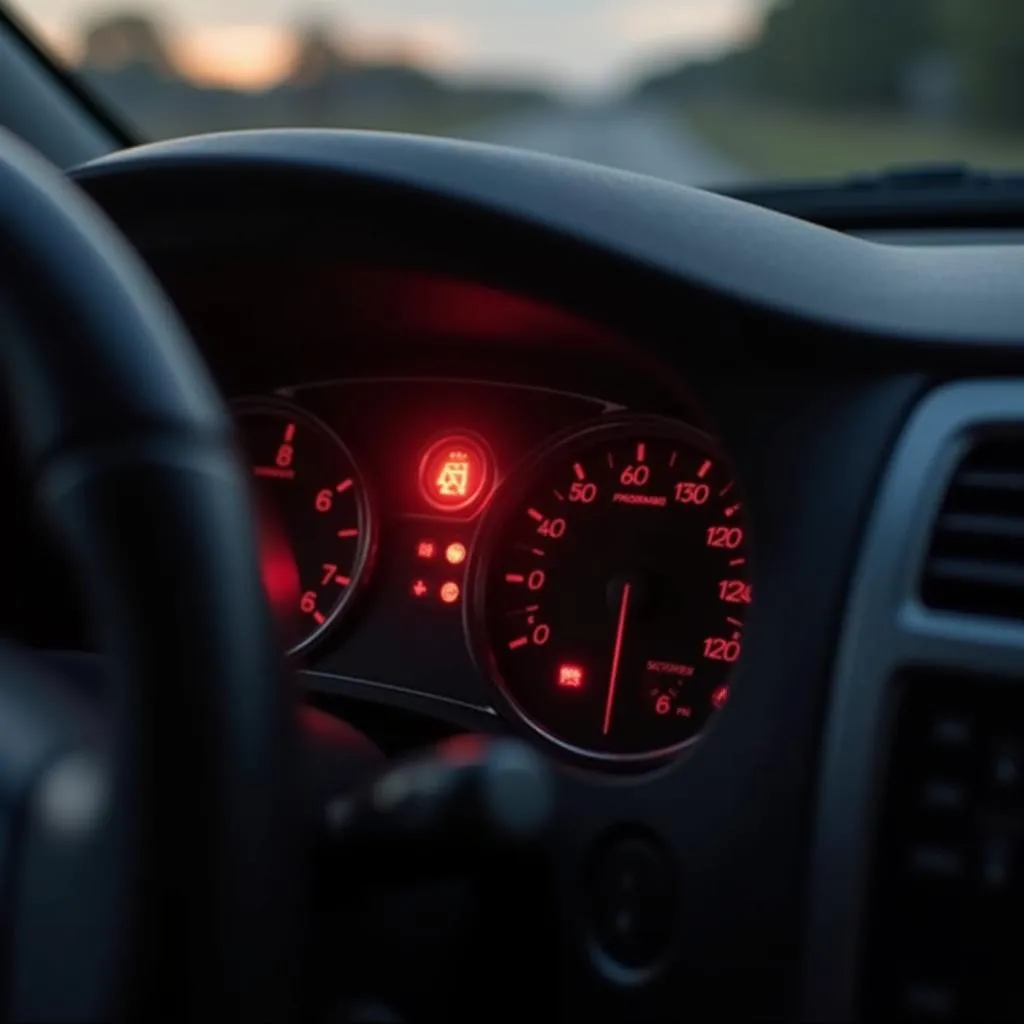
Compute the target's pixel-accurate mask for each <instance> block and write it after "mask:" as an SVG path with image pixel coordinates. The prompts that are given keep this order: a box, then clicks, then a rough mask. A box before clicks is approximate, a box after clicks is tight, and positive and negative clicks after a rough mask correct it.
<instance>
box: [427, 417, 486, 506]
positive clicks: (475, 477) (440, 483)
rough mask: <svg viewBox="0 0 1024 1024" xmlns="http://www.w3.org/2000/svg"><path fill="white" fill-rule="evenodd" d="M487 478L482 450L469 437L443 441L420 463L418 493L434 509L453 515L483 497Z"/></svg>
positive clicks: (433, 445) (438, 442)
mask: <svg viewBox="0 0 1024 1024" xmlns="http://www.w3.org/2000/svg"><path fill="white" fill-rule="evenodd" d="M490 474H491V465H490V459H489V458H488V456H487V453H486V451H485V449H484V446H483V445H482V444H481V443H480V442H479V441H476V440H475V439H473V438H471V437H465V436H462V435H459V436H453V437H445V438H442V439H441V440H440V441H437V442H435V443H434V444H432V445H431V446H430V448H429V449H427V452H426V454H425V455H424V456H423V459H422V461H421V462H420V490H421V491H422V493H423V496H424V498H426V500H427V502H428V503H429V504H430V505H432V506H433V507H434V508H439V509H443V510H445V511H448V512H457V511H459V510H461V509H465V508H468V507H469V506H470V505H472V504H473V503H474V502H475V501H476V500H477V499H478V498H479V497H480V496H481V495H482V494H483V493H484V488H485V487H486V485H487V482H488V479H489V478H490Z"/></svg>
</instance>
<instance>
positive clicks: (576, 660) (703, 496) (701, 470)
mask: <svg viewBox="0 0 1024 1024" xmlns="http://www.w3.org/2000/svg"><path fill="white" fill-rule="evenodd" d="M745 529H746V528H745V522H744V509H743V505H742V502H741V501H740V499H739V496H738V494H737V491H736V487H735V485H734V482H733V478H732V475H731V471H730V469H729V467H728V465H727V463H726V461H725V459H724V458H723V457H722V455H721V454H720V453H719V451H718V449H717V446H716V445H715V444H714V442H713V441H712V440H711V439H710V438H709V437H708V436H707V435H706V434H703V433H701V432H700V431H697V430H695V429H693V428H690V427H687V426H685V425H683V424H680V423H677V422H675V421H671V420H665V419H661V418H655V417H630V418H627V419H620V420H616V421H614V422H602V423H600V424H595V425H594V426H591V427H589V428H586V429H583V430H580V431H577V432H574V433H573V434H571V435H569V436H566V437H563V438H561V439H560V440H558V441H556V442H555V443H554V444H553V445H551V446H550V447H548V448H546V449H545V450H544V451H541V452H539V453H538V454H536V455H535V456H534V457H532V458H530V459H528V460H527V463H526V464H525V465H523V466H522V467H521V468H520V469H519V470H518V471H517V472H516V473H515V474H514V475H513V477H512V478H510V479H509V480H508V481H507V483H506V485H505V486H504V488H503V489H502V492H501V493H500V495H499V499H498V501H497V502H496V504H495V505H494V506H493V508H492V510H491V512H490V513H489V515H488V519H487V521H486V522H485V524H484V527H483V530H482V535H481V537H480V539H479V541H478V544H477V548H476V556H475V562H474V564H473V565H472V566H471V571H470V579H471V587H472V591H471V594H470V601H469V604H468V606H467V614H468V615H469V616H470V622H469V626H470V633H471V636H472V637H473V639H474V646H475V653H476V655H477V658H478V661H480V662H481V663H482V664H483V665H484V667H485V669H486V671H487V672H488V673H489V674H490V676H491V677H492V678H493V680H494V681H495V683H496V684H497V687H498V690H499V692H500V695H501V698H502V700H501V702H500V703H503V704H504V705H506V706H507V710H509V711H511V712H512V713H513V714H515V715H517V716H518V717H519V718H521V719H522V720H523V721H525V722H526V723H527V724H528V725H529V726H530V727H531V728H532V729H533V730H535V731H536V732H538V733H540V734H541V735H543V736H544V737H545V738H546V739H548V740H549V741H551V742H553V743H555V744H557V745H560V746H562V747H564V748H567V749H568V750H570V751H572V752H574V753H576V754H580V755H584V756H586V757H589V758H597V759H600V760H606V761H625V762H629V761H647V760H650V759H656V758H659V757H663V756H666V755H668V754H670V753H672V752H673V751H676V750H678V749H680V748H682V747H684V746H685V745H687V744H688V743H690V742H692V741H693V740H694V739H696V738H697V737H698V736H699V734H700V733H701V731H702V730H703V729H704V727H705V726H706V725H707V724H708V722H709V720H710V719H711V718H712V716H713V715H714V714H715V713H716V712H717V711H718V710H720V709H721V708H722V706H723V705H724V704H725V703H726V701H727V699H728V695H729V684H730V676H731V674H732V670H733V667H734V665H735V662H736V660H737V659H738V658H739V656H740V651H741V648H742V643H743V621H744V612H745V611H746V608H747V605H748V604H749V603H750V599H751V584H750V575H749V564H748V557H749V555H748V549H747V548H748V545H747V537H746V533H745Z"/></svg>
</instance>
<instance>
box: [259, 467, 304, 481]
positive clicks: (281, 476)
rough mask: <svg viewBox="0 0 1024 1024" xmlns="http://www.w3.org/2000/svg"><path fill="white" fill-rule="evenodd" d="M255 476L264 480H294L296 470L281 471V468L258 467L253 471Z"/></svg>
mask: <svg viewBox="0 0 1024 1024" xmlns="http://www.w3.org/2000/svg"><path fill="white" fill-rule="evenodd" d="M253 474H254V475H255V476H260V477H263V479H264V480H294V479H295V470H294V469H281V467H280V466H256V467H255V468H254V469H253Z"/></svg>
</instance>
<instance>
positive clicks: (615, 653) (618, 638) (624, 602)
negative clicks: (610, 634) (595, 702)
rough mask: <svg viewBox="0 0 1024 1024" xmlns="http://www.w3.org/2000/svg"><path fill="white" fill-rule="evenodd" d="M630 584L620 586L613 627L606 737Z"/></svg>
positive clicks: (605, 723)
mask: <svg viewBox="0 0 1024 1024" xmlns="http://www.w3.org/2000/svg"><path fill="white" fill-rule="evenodd" d="M630 587H631V584H629V583H624V584H623V586H622V599H621V601H620V602H619V622H618V625H617V626H616V627H615V647H614V649H613V650H612V671H611V675H610V676H609V677H608V700H607V701H606V702H605V705H604V728H603V729H602V730H601V731H602V733H603V734H604V735H605V736H607V735H608V730H609V729H610V728H611V727H612V708H613V707H614V706H615V684H616V683H617V682H618V681H619V658H620V657H621V656H622V638H623V636H624V635H625V633H626V612H627V611H629V591H630Z"/></svg>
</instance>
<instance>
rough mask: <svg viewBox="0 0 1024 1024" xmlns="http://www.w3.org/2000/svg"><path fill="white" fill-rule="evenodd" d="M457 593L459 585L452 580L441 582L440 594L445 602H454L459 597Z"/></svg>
mask: <svg viewBox="0 0 1024 1024" xmlns="http://www.w3.org/2000/svg"><path fill="white" fill-rule="evenodd" d="M459 593H460V591H459V585H458V583H456V582H454V580H449V581H448V582H447V583H442V584H441V590H440V595H441V600H442V601H443V602H444V603H445V604H455V602H456V601H458V599H459Z"/></svg>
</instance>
